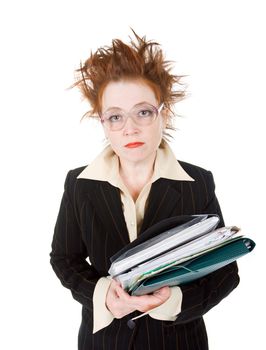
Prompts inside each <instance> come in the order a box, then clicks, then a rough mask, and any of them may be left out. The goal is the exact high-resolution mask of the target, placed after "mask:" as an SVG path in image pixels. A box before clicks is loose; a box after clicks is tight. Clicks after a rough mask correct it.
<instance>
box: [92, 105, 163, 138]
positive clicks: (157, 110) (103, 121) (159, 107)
mask: <svg viewBox="0 0 266 350" xmlns="http://www.w3.org/2000/svg"><path fill="white" fill-rule="evenodd" d="M147 104H148V105H149V106H151V107H152V108H154V110H155V111H156V116H155V118H154V119H153V120H152V122H151V124H152V123H153V122H154V121H155V120H156V119H157V118H158V116H159V114H160V113H161V111H162V109H163V107H164V103H163V102H162V103H161V104H160V105H159V106H158V107H155V106H153V105H152V104H150V103H147ZM136 106H137V105H135V106H134V107H132V109H133V108H135V107H136ZM132 109H131V110H130V111H129V112H125V111H123V113H124V114H125V116H126V118H125V121H124V123H123V125H122V126H121V128H119V129H116V130H112V129H111V127H110V126H109V124H108V123H105V121H106V120H104V119H103V117H102V115H101V114H99V117H100V120H101V123H102V124H104V125H106V127H107V128H108V129H109V130H111V131H120V130H122V129H123V128H124V126H125V125H126V122H127V120H128V118H131V119H132V116H131V111H132ZM133 120H134V119H133ZM134 123H136V121H135V120H134ZM136 124H137V125H139V124H138V123H136ZM151 124H148V125H151ZM148 125H147V126H148ZM141 126H143V125H141Z"/></svg>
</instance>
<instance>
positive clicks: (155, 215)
mask: <svg viewBox="0 0 266 350" xmlns="http://www.w3.org/2000/svg"><path fill="white" fill-rule="evenodd" d="M178 183H180V182H177V181H174V180H168V179H163V178H160V179H159V180H157V181H155V182H154V183H153V184H152V187H151V190H150V194H149V197H148V206H147V209H146V212H145V215H144V219H143V223H142V226H141V229H140V234H141V233H142V232H143V231H145V230H146V229H147V228H148V227H150V226H152V225H154V224H156V223H157V222H159V221H160V220H163V219H166V218H169V217H171V216H173V215H178V212H179V210H178V207H179V201H180V199H181V193H180V190H179V188H178V187H179V186H180V185H179V186H178V185H177V184H178ZM179 214H181V213H179Z"/></svg>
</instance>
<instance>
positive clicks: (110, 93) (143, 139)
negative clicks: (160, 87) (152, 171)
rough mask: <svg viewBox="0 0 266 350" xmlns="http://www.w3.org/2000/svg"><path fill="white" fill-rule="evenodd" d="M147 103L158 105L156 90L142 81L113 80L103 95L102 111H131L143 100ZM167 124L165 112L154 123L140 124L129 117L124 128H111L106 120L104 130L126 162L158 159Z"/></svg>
mask: <svg viewBox="0 0 266 350" xmlns="http://www.w3.org/2000/svg"><path fill="white" fill-rule="evenodd" d="M142 102H146V103H148V104H151V105H153V106H155V107H157V108H158V101H157V99H156V97H155V94H154V92H153V90H152V89H151V88H150V87H149V86H148V85H147V84H145V83H144V82H142V81H141V80H132V81H131V80H125V81H118V82H110V83H109V84H108V85H107V86H106V88H105V89H104V92H103V96H102V114H103V113H104V112H105V111H107V110H108V109H110V108H113V107H116V108H120V109H122V110H124V111H125V112H129V111H130V110H132V108H133V107H134V106H136V105H137V104H139V103H142ZM164 127H165V123H164V119H163V116H162V113H160V114H159V115H158V117H157V118H156V119H155V120H154V121H153V123H152V124H150V125H143V126H142V125H141V126H140V125H137V124H136V123H135V122H134V120H133V119H132V118H127V121H126V123H125V125H124V127H123V129H121V130H118V131H111V130H110V129H108V127H107V126H106V125H105V123H103V128H104V133H105V136H106V138H107V139H108V141H109V142H110V145H111V147H112V149H113V150H114V152H115V153H116V154H117V155H118V157H119V158H120V161H122V162H123V161H125V162H133V163H139V162H145V161H147V160H149V159H150V160H151V159H154V157H155V154H156V150H157V148H158V147H159V145H160V143H161V140H162V135H163V130H164Z"/></svg>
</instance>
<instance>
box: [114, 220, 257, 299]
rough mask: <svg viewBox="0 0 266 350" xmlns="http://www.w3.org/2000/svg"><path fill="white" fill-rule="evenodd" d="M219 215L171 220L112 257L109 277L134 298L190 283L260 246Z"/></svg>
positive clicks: (155, 226) (151, 228)
mask: <svg viewBox="0 0 266 350" xmlns="http://www.w3.org/2000/svg"><path fill="white" fill-rule="evenodd" d="M219 221H220V219H219V217H218V216H217V215H207V214H202V215H184V216H176V217H172V218H169V219H165V220H163V221H161V222H159V223H157V224H155V225H153V226H152V227H150V228H149V229H148V230H146V231H145V232H143V233H142V234H141V235H140V236H139V237H138V238H137V239H136V240H135V241H133V242H131V243H130V244H129V245H128V246H126V247H125V248H124V249H122V250H121V251H119V252H118V253H117V254H115V256H113V257H112V258H111V262H112V264H111V267H110V269H109V274H110V275H111V276H112V277H113V278H114V279H116V280H117V281H118V282H120V284H121V286H122V287H123V288H124V289H125V290H126V291H128V292H129V293H130V294H131V295H143V294H149V293H152V292H153V291H155V290H157V289H159V288H161V287H163V286H175V285H181V284H186V283H189V282H191V281H193V280H196V279H198V278H200V277H203V276H206V275H207V274H210V273H212V272H214V271H215V270H218V269H219V268H221V267H223V266H225V265H227V264H230V263H231V262H233V261H235V260H237V259H238V258H240V257H241V256H243V255H245V254H247V253H249V252H251V251H252V250H253V248H254V247H255V242H254V241H252V240H251V239H250V238H247V237H244V236H241V235H239V232H240V229H239V228H238V227H236V226H230V227H221V228H217V226H218V224H219Z"/></svg>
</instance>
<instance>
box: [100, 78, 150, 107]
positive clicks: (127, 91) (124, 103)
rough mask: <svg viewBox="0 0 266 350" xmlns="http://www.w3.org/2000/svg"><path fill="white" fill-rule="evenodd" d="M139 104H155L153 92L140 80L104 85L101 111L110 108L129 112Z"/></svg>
mask: <svg viewBox="0 0 266 350" xmlns="http://www.w3.org/2000/svg"><path fill="white" fill-rule="evenodd" d="M140 102H148V103H150V104H153V105H156V104H157V99H156V97H155V93H154V91H153V90H152V88H151V87H150V86H148V85H147V84H146V83H145V82H142V81H141V80H132V81H131V80H129V81H128V80H126V81H125V80H123V81H117V82H110V83H108V84H107V85H106V87H105V89H104V91H103V94H102V110H103V111H104V110H106V109H108V108H110V107H119V108H121V109H125V110H129V109H131V108H132V107H133V106H135V105H136V104H137V103H140Z"/></svg>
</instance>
